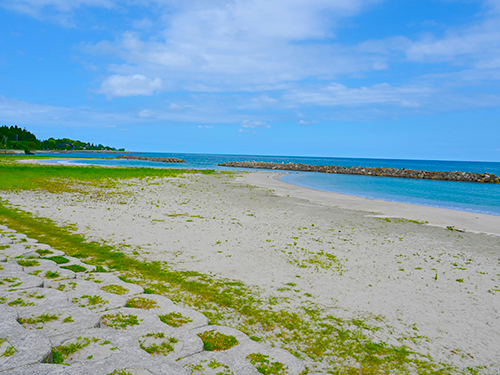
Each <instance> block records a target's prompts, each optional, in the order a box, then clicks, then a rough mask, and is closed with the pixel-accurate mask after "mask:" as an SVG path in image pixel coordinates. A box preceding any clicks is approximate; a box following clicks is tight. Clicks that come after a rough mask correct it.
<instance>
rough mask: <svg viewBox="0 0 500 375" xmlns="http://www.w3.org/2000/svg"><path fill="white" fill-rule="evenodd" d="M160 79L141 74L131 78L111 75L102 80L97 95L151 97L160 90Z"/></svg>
mask: <svg viewBox="0 0 500 375" xmlns="http://www.w3.org/2000/svg"><path fill="white" fill-rule="evenodd" d="M162 86H163V84H162V80H161V79H160V78H155V79H150V78H147V77H145V76H143V75H142V74H134V75H131V76H122V75H118V74H115V75H112V76H110V77H108V78H106V79H105V80H104V82H103V83H102V85H101V88H100V89H99V91H98V92H99V93H101V94H106V96H107V97H108V98H112V97H116V96H121V97H123V96H138V95H153V94H154V93H155V92H156V91H159V90H161V89H162Z"/></svg>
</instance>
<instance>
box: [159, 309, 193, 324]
mask: <svg viewBox="0 0 500 375" xmlns="http://www.w3.org/2000/svg"><path fill="white" fill-rule="evenodd" d="M158 318H160V320H161V321H162V322H163V323H165V324H167V325H169V326H171V327H180V326H182V325H184V324H186V323H190V322H192V321H193V320H192V319H189V318H188V317H185V316H184V315H182V314H181V313H178V312H172V313H170V314H165V315H158Z"/></svg>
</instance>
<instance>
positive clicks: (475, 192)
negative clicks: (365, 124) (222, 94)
mask: <svg viewBox="0 0 500 375" xmlns="http://www.w3.org/2000/svg"><path fill="white" fill-rule="evenodd" d="M37 155H40V156H49V155H50V156H54V154H51V153H47V154H45V153H41V154H37ZM118 155H120V154H108V153H71V154H61V156H72V157H84V158H86V159H85V160H84V159H78V160H73V161H71V162H68V160H57V161H56V162H57V163H65V164H78V165H81V164H87V165H88V164H92V165H108V166H128V167H156V168H199V169H219V170H220V169H224V170H234V169H233V168H223V167H218V166H217V165H218V164H219V163H223V162H227V161H252V160H256V161H268V162H276V163H282V162H284V163H288V162H292V163H303V164H313V165H339V166H346V167H354V166H361V167H386V168H406V169H417V170H427V171H447V172H451V171H462V172H480V173H484V172H489V173H493V174H496V175H497V176H500V163H491V162H465V161H434V160H395V159H394V160H393V159H356V158H319V157H291V156H261V155H202V154H174V153H153V152H131V153H129V154H127V155H137V156H157V157H158V156H161V157H173V158H179V159H184V160H186V161H187V162H186V163H179V164H165V163H159V162H149V161H137V160H117V159H115V158H116V157H117V156H118ZM282 180H283V181H286V182H288V183H291V184H295V185H300V186H304V187H308V188H312V189H318V190H325V191H332V192H337V193H343V194H349V195H355V196H360V197H365V198H369V199H382V200H385V201H394V202H403V203H412V204H418V205H423V206H431V207H441V208H448V209H454V210H459V211H470V212H478V213H483V214H488V215H496V216H500V184H478V183H466V182H451V181H431V180H415V179H406V178H390V177H369V176H354V175H339V174H326V173H317V172H292V173H289V174H284V176H283V178H282Z"/></svg>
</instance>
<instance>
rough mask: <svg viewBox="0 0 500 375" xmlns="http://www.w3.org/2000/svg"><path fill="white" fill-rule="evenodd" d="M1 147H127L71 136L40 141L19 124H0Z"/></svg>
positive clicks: (110, 148)
mask: <svg viewBox="0 0 500 375" xmlns="http://www.w3.org/2000/svg"><path fill="white" fill-rule="evenodd" d="M0 149H9V150H25V151H31V150H47V151H49V150H59V151H63V150H97V151H102V150H109V151H124V150H125V149H123V148H120V149H118V150H117V149H116V148H114V147H109V146H103V145H102V144H98V145H94V144H93V143H89V142H82V141H74V140H72V139H69V138H61V139H56V138H52V137H51V138H49V139H47V140H45V141H40V140H39V139H37V138H36V136H35V135H34V134H33V133H31V132H30V131H28V130H26V128H25V129H21V128H20V127H18V126H17V125H14V126H7V125H4V126H0Z"/></svg>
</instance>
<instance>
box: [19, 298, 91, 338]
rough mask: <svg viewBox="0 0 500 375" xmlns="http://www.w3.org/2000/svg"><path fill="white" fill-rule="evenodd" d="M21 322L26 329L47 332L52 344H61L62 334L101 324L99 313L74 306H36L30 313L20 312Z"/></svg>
mask: <svg viewBox="0 0 500 375" xmlns="http://www.w3.org/2000/svg"><path fill="white" fill-rule="evenodd" d="M19 322H20V323H21V324H22V325H23V326H24V327H26V330H30V331H34V330H36V331H39V332H41V333H43V334H45V335H46V336H47V337H48V338H49V339H50V342H51V343H52V345H54V346H55V345H59V344H60V341H61V338H60V337H61V336H62V335H64V334H66V333H70V332H78V331H82V330H85V329H89V328H95V327H98V326H99V315H97V314H94V313H91V312H90V311H88V310H87V309H82V308H78V307H73V308H54V309H44V308H34V309H33V310H31V311H30V312H29V313H24V312H20V313H19Z"/></svg>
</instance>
